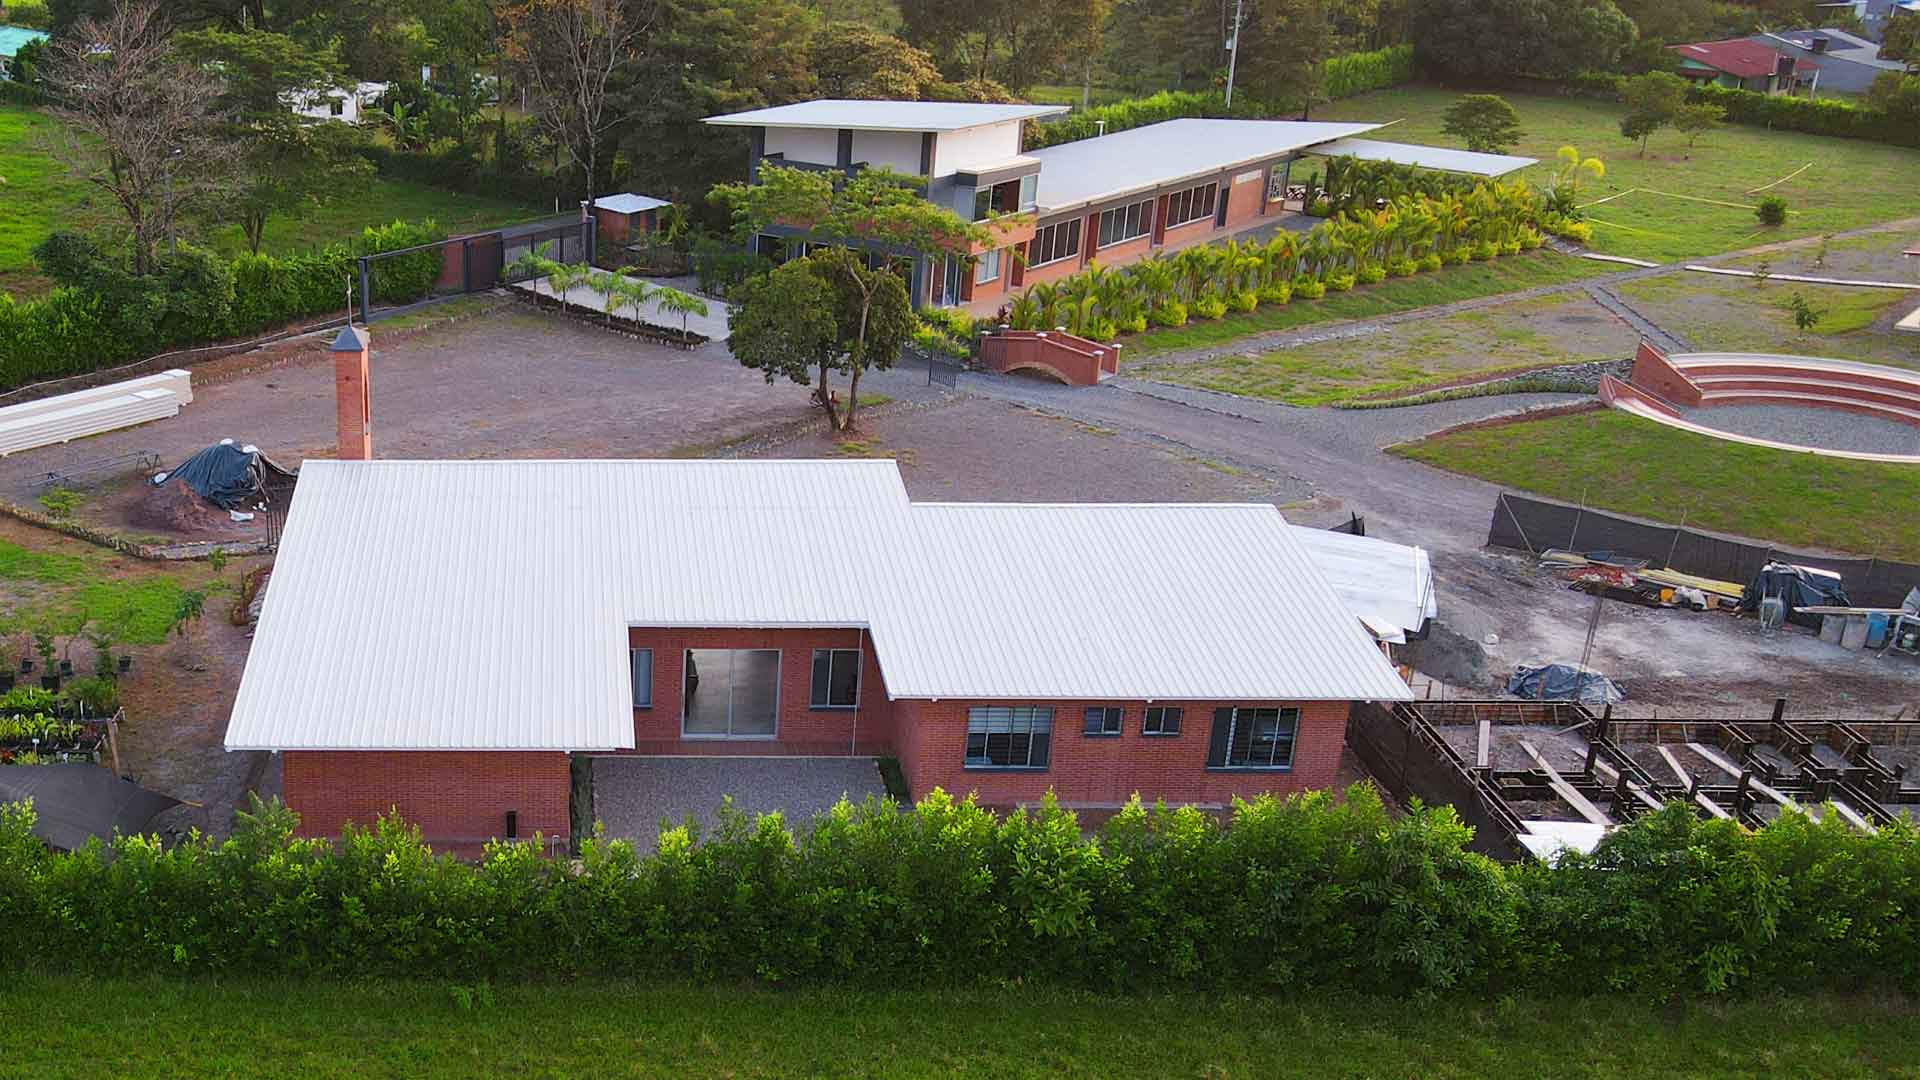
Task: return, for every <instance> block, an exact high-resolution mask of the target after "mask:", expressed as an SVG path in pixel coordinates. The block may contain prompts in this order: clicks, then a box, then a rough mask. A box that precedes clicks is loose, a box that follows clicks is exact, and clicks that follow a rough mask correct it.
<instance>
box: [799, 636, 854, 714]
mask: <svg viewBox="0 0 1920 1080" xmlns="http://www.w3.org/2000/svg"><path fill="white" fill-rule="evenodd" d="M859 704H860V650H859V649H815V650H813V693H812V694H811V695H810V701H809V705H810V707H812V708H815V709H851V708H853V707H855V706H857V705H859Z"/></svg>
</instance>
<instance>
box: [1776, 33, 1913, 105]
mask: <svg viewBox="0 0 1920 1080" xmlns="http://www.w3.org/2000/svg"><path fill="white" fill-rule="evenodd" d="M1747 40H1748V41H1754V42H1758V43H1760V44H1762V45H1765V46H1766V47H1767V48H1769V49H1772V50H1774V51H1775V52H1777V53H1780V54H1781V55H1783V56H1791V57H1793V58H1794V60H1795V62H1796V66H1798V65H1800V64H1804V63H1807V62H1812V63H1815V64H1818V65H1819V67H1817V68H1815V69H1814V71H1813V80H1812V82H1811V83H1810V84H1809V85H1808V87H1807V89H1808V92H1809V93H1814V94H1817V93H1819V92H1821V91H1823V90H1824V91H1826V92H1828V93H1834V94H1864V93H1866V92H1867V87H1869V86H1872V85H1873V80H1874V79H1876V78H1878V77H1880V76H1881V75H1882V74H1884V73H1886V72H1889V71H1894V72H1898V71H1904V70H1906V65H1905V64H1902V63H1900V62H1899V61H1898V60H1882V59H1880V46H1878V45H1876V44H1874V43H1873V42H1871V41H1868V40H1866V39H1865V38H1862V37H1858V36H1856V35H1853V34H1849V33H1847V32H1846V31H1844V30H1830V29H1829V30H1781V31H1778V32H1776V33H1762V34H1755V35H1753V36H1752V37H1750V38H1748V39H1747Z"/></svg>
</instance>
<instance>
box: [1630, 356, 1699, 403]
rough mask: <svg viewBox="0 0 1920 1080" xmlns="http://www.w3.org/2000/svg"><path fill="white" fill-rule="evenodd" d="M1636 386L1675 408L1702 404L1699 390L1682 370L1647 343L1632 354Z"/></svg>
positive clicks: (1634, 383)
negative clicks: (1664, 400)
mask: <svg viewBox="0 0 1920 1080" xmlns="http://www.w3.org/2000/svg"><path fill="white" fill-rule="evenodd" d="M1633 385H1635V386H1637V387H1639V388H1640V389H1642V390H1645V391H1647V392H1648V393H1651V394H1658V395H1659V396H1660V397H1662V398H1664V399H1666V400H1667V401H1670V402H1672V403H1673V404H1675V405H1698V404H1700V388H1699V387H1698V386H1695V385H1694V383H1693V380H1692V379H1689V378H1687V376H1686V374H1685V373H1684V372H1682V371H1681V370H1680V369H1679V368H1676V367H1674V366H1673V365H1672V364H1671V363H1668V362H1667V356H1666V354H1665V353H1663V352H1661V351H1660V350H1659V349H1656V348H1654V347H1653V346H1652V345H1649V344H1647V343H1646V342H1644V341H1643V342H1641V343H1640V348H1639V350H1638V351H1636V352H1635V353H1634V354H1633Z"/></svg>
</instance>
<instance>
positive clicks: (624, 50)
mask: <svg viewBox="0 0 1920 1080" xmlns="http://www.w3.org/2000/svg"><path fill="white" fill-rule="evenodd" d="M499 14H500V22H501V27H502V34H501V46H502V49H503V51H504V52H505V53H506V56H507V60H508V61H509V62H510V63H512V64H513V65H514V68H515V69H516V71H517V72H518V73H519V75H520V77H521V78H523V79H525V80H527V83H528V85H529V87H530V88H531V90H532V100H533V111H534V115H535V116H536V117H538V118H539V121H540V126H541V127H542V128H543V129H545V130H546V132H547V134H548V135H550V136H551V137H552V138H553V141H554V143H555V145H557V146H559V147H561V148H562V149H563V150H564V151H565V152H566V155H567V160H568V161H569V162H571V163H572V164H573V166H574V168H576V169H578V170H580V173H581V178H582V182H583V183H584V185H585V188H586V198H587V200H588V202H589V203H591V202H592V200H593V199H594V197H595V196H596V195H597V194H598V190H597V185H598V184H599V182H600V181H601V179H602V177H601V175H600V157H601V150H602V145H603V140H604V139H605V138H606V136H607V134H608V133H609V132H611V131H612V130H613V127H614V123H615V120H616V116H615V114H614V113H613V112H612V111H611V110H610V109H609V107H608V105H609V95H608V88H609V87H610V85H611V84H612V82H613V78H614V74H615V73H616V72H617V71H619V70H620V68H621V67H622V65H625V64H628V63H630V62H632V61H633V60H635V59H636V58H637V57H638V55H639V51H640V47H641V44H642V42H643V41H644V39H645V38H646V36H647V34H648V33H649V32H651V30H652V29H653V25H654V21H655V19H656V18H657V17H658V7H657V5H656V4H655V2H654V0H504V2H503V3H502V5H501V6H500V8H499Z"/></svg>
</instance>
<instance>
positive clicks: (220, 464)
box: [153, 439, 294, 510]
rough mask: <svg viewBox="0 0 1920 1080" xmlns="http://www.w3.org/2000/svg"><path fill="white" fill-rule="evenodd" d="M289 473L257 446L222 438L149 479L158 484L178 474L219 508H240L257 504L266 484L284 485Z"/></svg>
mask: <svg viewBox="0 0 1920 1080" xmlns="http://www.w3.org/2000/svg"><path fill="white" fill-rule="evenodd" d="M293 475H294V474H293V473H292V472H291V471H289V470H287V469H283V468H281V467H280V466H279V465H277V464H275V463H274V462H273V460H272V459H271V458H269V457H267V456H266V455H265V454H262V453H261V452H260V451H259V449H258V448H256V447H252V446H240V445H238V444H236V443H235V442H234V441H233V440H232V439H222V440H220V441H219V442H217V443H215V444H214V445H212V446H209V447H207V448H206V449H205V450H202V451H200V452H199V453H197V454H195V455H193V456H192V457H190V458H188V459H187V460H185V461H183V462H181V463H180V466H179V467H178V468H176V469H173V470H171V471H169V472H164V473H160V474H159V475H157V476H155V477H154V478H153V482H154V483H155V484H156V485H158V484H163V483H166V482H167V481H169V480H172V479H175V478H178V479H180V480H182V481H184V482H185V483H186V485H187V486H188V487H190V488H192V489H193V490H194V493H195V494H197V495H199V496H200V497H201V498H203V499H205V500H207V501H208V502H210V503H212V504H213V505H215V506H218V507H220V508H221V509H222V510H242V509H246V508H249V507H252V506H255V505H258V504H259V503H260V502H261V501H263V500H264V499H265V498H266V497H267V494H268V490H269V488H273V487H279V486H282V485H284V484H285V483H287V482H289V481H291V480H292V479H293Z"/></svg>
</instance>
